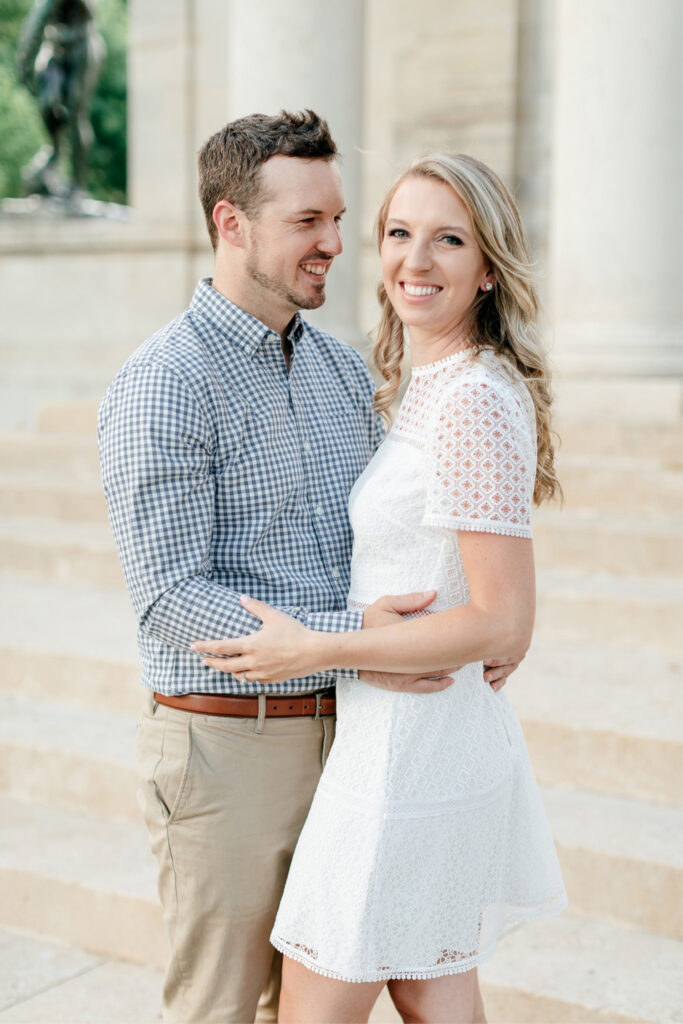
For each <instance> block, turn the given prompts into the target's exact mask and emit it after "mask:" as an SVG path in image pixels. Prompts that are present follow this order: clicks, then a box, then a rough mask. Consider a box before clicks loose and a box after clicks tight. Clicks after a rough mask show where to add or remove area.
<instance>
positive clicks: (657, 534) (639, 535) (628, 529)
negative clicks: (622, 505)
mask: <svg viewBox="0 0 683 1024" xmlns="http://www.w3.org/2000/svg"><path fill="white" fill-rule="evenodd" d="M533 530H534V549H535V552H536V559H537V562H538V565H539V566H540V567H541V568H543V569H570V570H572V571H574V572H587V573H594V572H604V573H610V574H613V575H615V576H640V575H642V576H646V577H650V576H660V577H668V578H680V576H681V575H683V523H681V520H680V519H673V518H671V519H668V518H667V519H665V518H657V519H644V518H631V517H626V516H623V515H622V516H620V517H619V518H617V517H616V516H605V515H603V513H602V512H596V511H591V512H588V513H584V514H577V513H571V512H569V511H568V510H567V511H559V510H556V509H548V510H543V511H539V512H538V513H537V515H536V516H535V517H534V526H533Z"/></svg>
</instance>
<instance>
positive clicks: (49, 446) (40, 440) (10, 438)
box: [0, 431, 100, 483]
mask: <svg viewBox="0 0 683 1024" xmlns="http://www.w3.org/2000/svg"><path fill="white" fill-rule="evenodd" d="M16 470H19V471H21V472H28V473H33V474H38V475H42V474H47V475H49V476H54V475H59V476H61V477H62V478H63V479H69V480H73V481H89V482H91V483H92V482H93V481H97V480H98V479H99V472H100V469H99V460H98V456H97V446H96V444H95V443H94V439H93V438H92V437H86V436H84V435H79V434H74V435H70V434H64V435H59V434H57V435H54V436H53V435H51V434H43V435H39V434H34V433H29V432H20V431H16V432H14V433H11V434H1V435H0V471H2V472H3V473H7V472H14V471H16Z"/></svg>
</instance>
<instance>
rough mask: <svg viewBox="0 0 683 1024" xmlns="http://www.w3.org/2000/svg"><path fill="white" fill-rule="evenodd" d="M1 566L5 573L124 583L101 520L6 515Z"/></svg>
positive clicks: (1, 526) (0, 547)
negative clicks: (56, 519)
mask: <svg viewBox="0 0 683 1024" xmlns="http://www.w3.org/2000/svg"><path fill="white" fill-rule="evenodd" d="M0 566H2V572H3V573H5V574H8V573H9V574H14V575H17V576H20V577H26V578H28V579H36V580H57V581H60V582H74V583H76V582H78V583H93V584H97V585H102V586H111V587H116V586H119V587H122V586H123V574H122V572H121V567H120V565H119V560H118V556H117V554H116V549H115V547H114V542H113V540H112V537H111V533H110V531H109V528H108V526H107V525H106V524H104V523H67V522H56V521H53V520H50V521H42V520H36V519H26V518H23V519H8V518H5V519H3V520H2V522H0Z"/></svg>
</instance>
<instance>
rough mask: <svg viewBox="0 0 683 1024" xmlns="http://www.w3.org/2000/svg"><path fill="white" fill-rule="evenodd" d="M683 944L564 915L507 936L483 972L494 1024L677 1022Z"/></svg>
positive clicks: (488, 1014) (681, 994) (681, 996)
mask: <svg viewBox="0 0 683 1024" xmlns="http://www.w3.org/2000/svg"><path fill="white" fill-rule="evenodd" d="M680 962H681V944H680V942H678V941H676V940H675V939H669V938H665V937H662V936H658V935H651V934H650V933H649V932H642V931H635V930H631V929H626V928H620V927H619V926H616V925H613V924H609V923H606V922H601V921H592V920H589V919H586V918H581V917H575V916H573V915H572V914H568V913H564V914H561V915H560V916H559V917H555V918H552V919H551V920H548V921H536V922H534V923H533V924H529V925H525V926H524V927H522V928H519V929H518V930H517V931H514V932H512V933H511V934H510V935H508V936H506V937H505V938H503V939H502V940H501V942H500V943H499V946H498V949H497V951H496V953H495V955H494V956H493V958H492V959H491V960H489V961H488V963H486V964H484V965H483V966H482V967H481V968H480V969H479V976H480V979H481V988H482V994H483V997H484V1006H485V1009H486V1019H487V1020H488V1021H489V1024H522V1022H524V1024H549V1022H551V1021H554V1022H557V1024H560V1022H561V1024H603V1022H604V1024H645V1022H646V1021H647V1022H650V1021H652V1022H654V1021H657V1022H659V1024H673V1022H677V1021H680V1020H681V1005H683V1001H682V1000H683V991H682V990H683V981H682V978H683V975H682V974H681V970H680Z"/></svg>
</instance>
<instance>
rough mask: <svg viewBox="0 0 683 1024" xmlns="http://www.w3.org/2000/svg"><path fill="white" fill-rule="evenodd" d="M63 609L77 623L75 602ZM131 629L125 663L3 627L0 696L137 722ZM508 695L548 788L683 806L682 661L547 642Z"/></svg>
mask: <svg viewBox="0 0 683 1024" xmlns="http://www.w3.org/2000/svg"><path fill="white" fill-rule="evenodd" d="M70 589H71V588H70ZM33 607H34V608H38V607H39V606H38V604H37V602H35V603H34V604H33ZM59 607H60V609H61V611H62V614H63V615H64V617H65V619H67V620H68V610H69V608H70V605H69V603H68V601H64V600H62V601H61V602H60V605H59ZM103 608H104V606H103ZM124 610H125V611H126V613H127V609H124ZM38 614H39V613H38V611H36V616H37V617H38ZM79 624H80V623H79ZM68 625H69V622H68V621H67V623H66V631H67V632H68ZM132 625H133V624H132V623H131V635H122V637H121V651H122V655H121V659H120V660H117V658H116V655H115V654H112V655H110V656H109V657H101V656H99V655H97V654H95V655H93V654H92V653H91V654H87V653H79V644H80V645H81V647H83V645H82V640H81V637H80V636H74V638H73V640H72V643H73V647H72V649H71V650H70V651H69V650H61V651H57V650H54V649H50V648H49V647H46V649H39V648H38V647H37V646H36V643H35V642H34V643H33V646H32V647H30V646H28V640H27V639H25V640H24V644H25V645H26V646H22V645H21V642H20V641H19V639H18V638H17V637H16V636H12V635H10V634H11V627H10V628H9V629H3V630H2V633H1V634H0V636H1V642H0V693H1V694H4V695H5V696H12V695H18V696H21V697H23V698H25V699H31V700H41V701H42V700H45V701H60V702H61V704H63V705H65V706H69V705H72V706H76V707H81V708H91V709H92V710H94V711H113V712H117V713H119V714H127V715H133V716H136V715H137V714H138V713H139V710H140V707H141V705H142V700H143V695H144V690H143V689H142V687H141V686H140V684H139V674H140V670H139V666H138V664H137V661H136V660H135V653H134V651H133V650H131V651H130V654H129V660H128V661H125V660H123V652H124V651H125V650H126V649H127V648H132V647H133V645H132V642H131V640H132ZM28 631H29V630H27V632H28ZM74 632H76V629H74ZM121 632H122V634H123V630H122V631H121ZM64 639H65V637H64V633H63V634H62V637H61V640H62V642H64ZM91 640H92V637H91ZM40 642H41V643H49V639H48V638H44V639H41V641H40ZM83 649H84V650H85V648H83ZM506 693H507V695H508V698H509V700H510V701H511V703H512V704H513V705H514V707H515V709H516V711H517V714H518V716H519V718H520V721H521V722H522V724H523V726H524V731H525V735H526V738H527V743H528V746H529V751H530V753H531V758H532V762H533V764H534V769H535V771H536V775H537V777H538V779H539V781H541V782H546V783H549V784H551V785H573V786H577V787H579V788H582V789H586V790H595V791H597V792H601V793H611V794H614V795H623V796H631V797H634V798H637V799H642V800H653V801H656V802H659V803H667V802H668V803H675V802H676V801H677V800H678V799H679V796H680V791H681V780H682V778H683V740H682V737H681V730H680V721H681V720H682V719H683V714H682V712H683V709H682V708H681V704H682V703H683V696H682V688H681V666H680V663H677V662H672V661H671V660H670V659H667V658H666V657H663V656H659V655H653V654H648V653H647V652H644V651H638V650H636V651H633V652H624V651H623V650H621V649H619V648H618V647H608V646H604V647H598V646H595V647H592V648H590V647H588V648H581V649H577V647H576V645H575V644H571V643H564V644H563V643H558V642H557V641H545V642H543V641H541V640H539V641H536V642H535V643H534V646H533V648H532V651H531V652H530V654H529V655H528V656H527V658H526V660H525V662H524V663H523V664H522V666H521V667H520V669H519V670H518V672H517V674H516V675H514V676H513V677H512V679H511V680H510V682H509V683H508V687H507V691H506Z"/></svg>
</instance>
